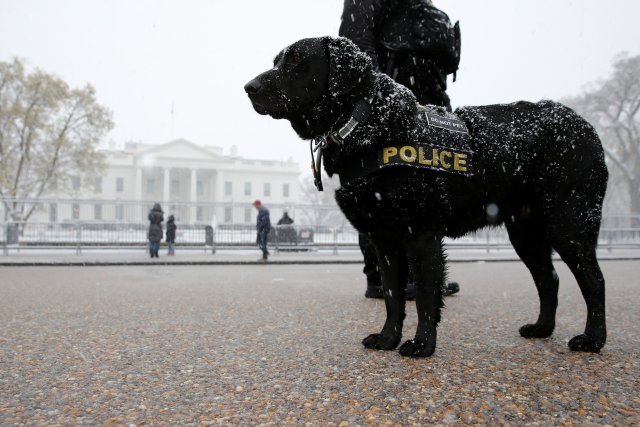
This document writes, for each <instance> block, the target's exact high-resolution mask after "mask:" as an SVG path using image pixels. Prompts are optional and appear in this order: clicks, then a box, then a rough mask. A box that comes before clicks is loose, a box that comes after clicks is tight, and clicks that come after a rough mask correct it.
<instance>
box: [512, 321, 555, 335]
mask: <svg viewBox="0 0 640 427" xmlns="http://www.w3.org/2000/svg"><path fill="white" fill-rule="evenodd" d="M554 327H555V325H541V324H539V323H531V324H528V325H524V326H523V327H521V328H520V336H522V337H524V338H548V337H550V336H551V334H553V329H554Z"/></svg>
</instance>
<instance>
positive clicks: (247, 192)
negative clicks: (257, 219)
mask: <svg viewBox="0 0 640 427" xmlns="http://www.w3.org/2000/svg"><path fill="white" fill-rule="evenodd" d="M244 195H245V196H250V195H251V183H250V182H245V183H244Z"/></svg>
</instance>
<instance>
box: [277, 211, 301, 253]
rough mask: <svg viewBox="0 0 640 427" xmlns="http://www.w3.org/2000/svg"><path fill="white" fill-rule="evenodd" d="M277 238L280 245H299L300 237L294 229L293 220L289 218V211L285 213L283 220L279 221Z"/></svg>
mask: <svg viewBox="0 0 640 427" xmlns="http://www.w3.org/2000/svg"><path fill="white" fill-rule="evenodd" d="M276 237H277V238H278V243H284V244H294V245H297V244H298V235H297V233H296V229H295V228H294V227H293V218H291V217H290V216H289V213H288V212H287V211H284V213H283V214H282V218H280V219H279V220H278V227H276Z"/></svg>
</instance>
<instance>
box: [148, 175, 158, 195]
mask: <svg viewBox="0 0 640 427" xmlns="http://www.w3.org/2000/svg"><path fill="white" fill-rule="evenodd" d="M155 192H156V180H155V179H153V178H150V179H147V193H155Z"/></svg>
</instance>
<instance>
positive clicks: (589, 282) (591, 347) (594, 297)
mask: <svg viewBox="0 0 640 427" xmlns="http://www.w3.org/2000/svg"><path fill="white" fill-rule="evenodd" d="M554 248H555V250H556V251H557V252H558V254H559V255H560V257H561V258H562V260H563V261H564V262H565V263H566V264H567V265H568V266H569V269H571V272H572V273H573V275H574V276H575V278H576V281H577V282H578V285H579V286H580V291H581V292H582V296H583V297H584V300H585V302H586V304H587V323H586V326H585V329H584V334H581V335H578V336H575V337H573V338H572V339H571V340H570V341H569V348H570V349H571V350H574V351H585V352H592V353H598V352H600V349H601V348H602V347H604V344H605V342H606V340H607V324H606V318H605V282H604V276H603V275H602V271H601V270H600V266H599V265H598V259H597V258H596V246H595V244H592V243H589V242H580V241H579V240H572V239H568V240H563V241H558V242H554Z"/></svg>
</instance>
